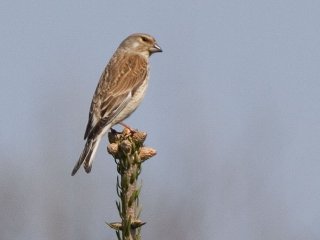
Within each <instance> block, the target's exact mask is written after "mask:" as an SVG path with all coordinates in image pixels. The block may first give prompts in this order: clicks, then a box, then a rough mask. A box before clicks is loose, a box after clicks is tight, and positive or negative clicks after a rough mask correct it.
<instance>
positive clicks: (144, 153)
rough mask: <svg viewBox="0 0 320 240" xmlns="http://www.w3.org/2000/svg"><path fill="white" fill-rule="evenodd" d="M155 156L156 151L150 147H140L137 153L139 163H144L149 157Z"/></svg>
mask: <svg viewBox="0 0 320 240" xmlns="http://www.w3.org/2000/svg"><path fill="white" fill-rule="evenodd" d="M156 154H157V151H156V150H155V149H153V148H150V147H142V148H141V150H140V153H139V157H140V159H141V161H142V162H143V161H145V160H147V159H149V158H151V157H153V156H154V155H156Z"/></svg>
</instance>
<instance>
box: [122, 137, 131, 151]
mask: <svg viewBox="0 0 320 240" xmlns="http://www.w3.org/2000/svg"><path fill="white" fill-rule="evenodd" d="M120 149H121V150H122V151H123V152H124V153H130V152H131V149H132V144H131V142H130V141H129V140H124V141H122V142H121V143H120Z"/></svg>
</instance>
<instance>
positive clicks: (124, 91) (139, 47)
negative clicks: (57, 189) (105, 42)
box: [71, 33, 162, 176]
mask: <svg viewBox="0 0 320 240" xmlns="http://www.w3.org/2000/svg"><path fill="white" fill-rule="evenodd" d="M156 52H162V50H161V48H160V47H159V45H158V44H157V42H156V40H155V39H154V37H152V36H150V35H148V34H144V33H135V34H132V35H130V36H129V37H127V38H126V39H125V40H123V42H122V43H121V44H120V46H119V47H118V49H117V50H116V52H115V53H114V54H113V56H112V58H111V59H110V61H109V63H108V65H107V66H106V68H105V70H104V71H103V73H102V75H101V77H100V80H99V83H98V86H97V88H96V91H95V93H94V95H93V99H92V102H91V107H90V112H89V121H88V124H87V128H86V132H85V134H84V139H87V142H86V145H85V147H84V149H83V152H82V154H81V155H80V158H79V160H78V162H77V164H76V165H75V166H74V168H73V170H72V173H71V175H72V176H73V175H75V174H76V172H77V171H78V169H79V168H80V167H81V165H82V164H83V166H84V169H85V171H86V172H87V173H89V172H90V171H91V167H92V161H93V159H94V156H95V154H96V152H97V148H98V146H99V143H100V141H101V138H102V137H103V135H104V134H105V133H106V132H107V131H108V130H109V129H110V128H111V127H112V126H114V125H116V124H118V123H121V122H122V121H123V120H124V119H126V118H127V117H129V116H130V114H131V113H133V112H134V111H135V110H136V108H137V107H138V106H139V104H140V102H141V101H142V99H143V97H144V95H145V91H146V88H147V85H148V78H149V57H150V56H151V54H153V53H156Z"/></svg>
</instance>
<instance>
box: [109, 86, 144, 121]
mask: <svg viewBox="0 0 320 240" xmlns="http://www.w3.org/2000/svg"><path fill="white" fill-rule="evenodd" d="M147 87H148V80H146V81H145V83H144V84H143V85H141V87H139V88H138V89H137V90H136V92H135V93H134V95H133V96H132V97H131V99H130V100H129V102H128V104H127V106H125V107H124V109H123V110H122V111H121V112H120V113H119V115H118V116H117V117H116V118H115V119H114V120H113V121H112V125H114V124H117V123H119V122H122V121H123V120H124V119H126V118H127V117H129V116H130V115H131V114H132V113H133V112H134V111H135V110H136V109H137V107H138V106H139V105H140V103H141V101H142V100H143V98H144V95H145V93H146V89H147Z"/></svg>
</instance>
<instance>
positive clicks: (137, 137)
mask: <svg viewBox="0 0 320 240" xmlns="http://www.w3.org/2000/svg"><path fill="white" fill-rule="evenodd" d="M146 137H147V133H146V132H135V133H134V134H133V136H132V139H133V141H135V142H139V143H141V144H142V143H143V142H144V141H145V140H146Z"/></svg>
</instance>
